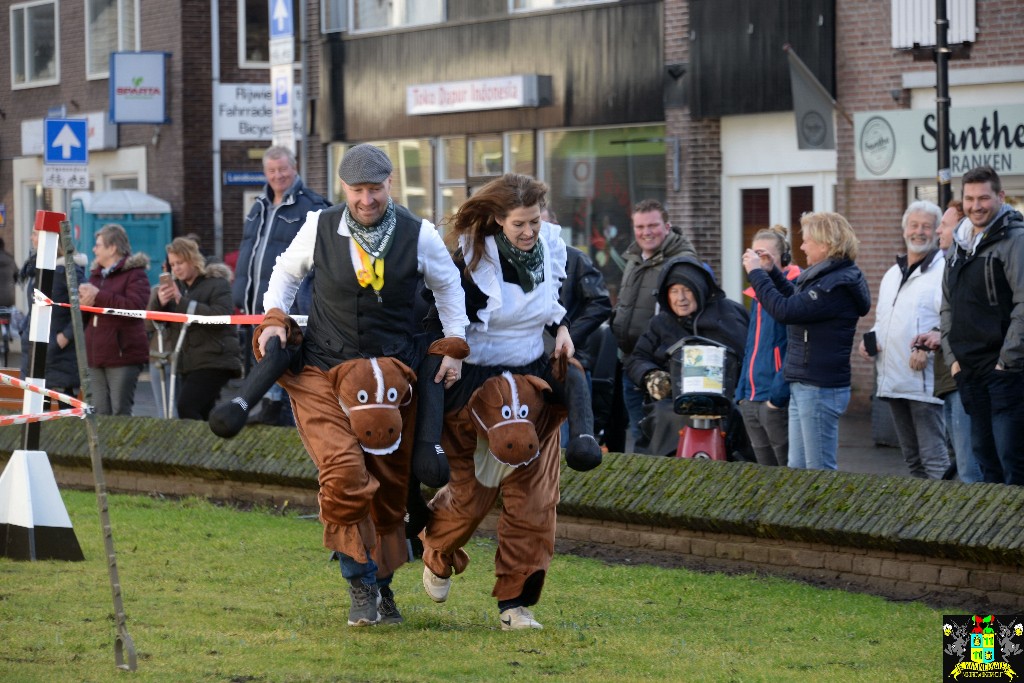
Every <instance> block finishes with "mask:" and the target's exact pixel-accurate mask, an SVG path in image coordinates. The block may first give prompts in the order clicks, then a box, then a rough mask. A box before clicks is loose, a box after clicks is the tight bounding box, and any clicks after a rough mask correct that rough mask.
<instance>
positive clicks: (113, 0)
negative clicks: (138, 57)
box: [85, 0, 139, 78]
mask: <svg viewBox="0 0 1024 683" xmlns="http://www.w3.org/2000/svg"><path fill="white" fill-rule="evenodd" d="M138 19H139V3H138V0H86V3H85V73H86V75H87V76H88V77H89V78H107V77H108V76H109V75H110V53H111V52H130V51H138V50H139V32H138Z"/></svg>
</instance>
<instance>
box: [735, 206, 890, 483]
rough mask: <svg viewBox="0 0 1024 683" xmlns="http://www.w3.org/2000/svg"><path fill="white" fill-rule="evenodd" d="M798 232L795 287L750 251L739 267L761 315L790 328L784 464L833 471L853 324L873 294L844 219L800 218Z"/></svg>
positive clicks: (847, 382)
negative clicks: (799, 263) (800, 256)
mask: <svg viewBox="0 0 1024 683" xmlns="http://www.w3.org/2000/svg"><path fill="white" fill-rule="evenodd" d="M800 227H801V234H802V236H803V242H802V244H801V245H800V249H801V250H802V251H803V252H804V254H806V255H807V270H805V271H804V272H803V273H801V274H800V276H799V277H797V278H796V280H794V281H792V282H790V281H789V280H787V279H786V276H785V274H784V273H783V272H782V270H781V269H780V268H779V266H778V264H777V263H776V262H775V261H774V259H773V258H772V257H771V256H770V255H768V254H765V253H761V254H759V253H758V252H757V251H755V250H753V249H747V250H746V251H745V252H744V253H743V268H744V269H745V270H746V271H747V277H748V278H749V280H750V284H751V286H752V287H753V288H754V291H755V292H756V294H757V300H758V302H760V304H761V306H763V307H764V310H766V311H767V312H768V314H769V315H770V316H771V317H772V318H774V319H775V320H777V321H778V322H780V323H782V324H784V325H786V326H787V341H788V350H787V353H786V362H785V370H784V377H785V380H786V381H787V382H789V383H790V402H789V458H788V459H789V463H788V464H789V466H790V467H796V468H806V469H829V470H835V469H837V466H836V451H837V450H838V447H839V416H840V415H842V414H843V412H845V411H846V406H847V405H848V404H849V402H850V353H851V351H852V350H853V337H854V335H855V333H856V331H857V321H858V319H860V318H861V317H863V316H864V315H867V312H868V311H869V310H871V292H870V291H869V289H868V284H867V281H866V280H865V278H864V273H862V272H861V270H860V268H858V267H857V266H856V264H855V263H854V260H855V259H856V258H857V247H858V245H859V241H858V239H857V235H856V234H855V233H854V232H853V228H852V227H850V224H849V222H848V221H847V220H846V219H845V218H843V217H842V216H841V215H839V214H837V213H832V212H828V211H820V212H817V213H811V214H806V215H804V216H803V217H802V218H801V219H800Z"/></svg>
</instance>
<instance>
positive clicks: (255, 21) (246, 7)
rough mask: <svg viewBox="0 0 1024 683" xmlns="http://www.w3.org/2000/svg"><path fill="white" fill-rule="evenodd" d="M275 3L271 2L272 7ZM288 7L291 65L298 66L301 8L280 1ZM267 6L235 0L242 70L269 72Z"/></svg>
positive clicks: (262, 0)
mask: <svg viewBox="0 0 1024 683" xmlns="http://www.w3.org/2000/svg"><path fill="white" fill-rule="evenodd" d="M276 1H278V0H275V3H276ZM282 1H283V2H286V3H290V4H291V6H292V27H293V31H294V34H293V35H294V39H295V63H296V66H298V65H299V64H300V63H301V62H302V52H301V50H302V41H301V40H299V38H300V35H299V33H300V31H299V24H300V22H301V21H302V19H301V17H302V15H301V12H302V11H304V9H305V4H304V3H302V2H300V1H299V0H282ZM270 20H271V19H270V2H268V0H238V65H239V66H240V67H242V68H250V69H267V68H270Z"/></svg>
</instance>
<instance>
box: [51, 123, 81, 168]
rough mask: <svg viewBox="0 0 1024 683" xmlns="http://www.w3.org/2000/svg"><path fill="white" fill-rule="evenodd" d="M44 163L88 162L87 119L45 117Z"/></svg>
mask: <svg viewBox="0 0 1024 683" xmlns="http://www.w3.org/2000/svg"><path fill="white" fill-rule="evenodd" d="M44 123H45V127H44V128H45V130H44V133H45V140H46V143H45V145H44V146H43V163H44V164H88V163H89V144H88V143H89V140H88V131H89V122H88V121H87V120H86V119H45V121H44Z"/></svg>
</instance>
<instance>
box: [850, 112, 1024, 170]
mask: <svg viewBox="0 0 1024 683" xmlns="http://www.w3.org/2000/svg"><path fill="white" fill-rule="evenodd" d="M853 127H854V144H855V149H856V157H857V180H885V179H890V178H929V177H934V176H935V173H936V159H937V142H938V139H939V136H938V125H937V123H936V113H935V110H934V109H898V110H889V111H869V112H860V113H856V114H854V115H853ZM983 165H984V166H991V167H992V168H994V169H995V170H996V171H998V172H999V173H1000V174H1002V175H1022V174H1024V105H1020V104H1014V105H1010V104H1005V105H998V104H997V105H992V106H988V107H966V108H952V109H950V110H949V168H950V172H951V173H952V174H953V177H954V178H955V177H957V176H960V175H962V174H963V173H965V172H967V171H968V170H970V169H972V168H974V167H975V166H983Z"/></svg>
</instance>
